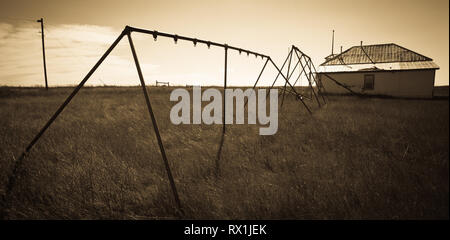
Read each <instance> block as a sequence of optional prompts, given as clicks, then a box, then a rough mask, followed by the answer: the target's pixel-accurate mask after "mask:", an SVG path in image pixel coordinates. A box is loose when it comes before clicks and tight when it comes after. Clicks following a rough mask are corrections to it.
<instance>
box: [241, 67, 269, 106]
mask: <svg viewBox="0 0 450 240" xmlns="http://www.w3.org/2000/svg"><path fill="white" fill-rule="evenodd" d="M268 62H269V59H268V58H267V60H266V62H265V63H264V66H263V67H262V69H261V72H259V75H258V78H257V79H256V81H255V84H253V88H252V89H255V88H256V84H258V81H259V79H260V78H261V75H262V74H263V72H264V69H265V68H266V66H267V63H268ZM247 103H248V98H246V99H245V104H244V107H245V106H247Z"/></svg>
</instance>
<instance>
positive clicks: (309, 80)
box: [295, 51, 321, 108]
mask: <svg viewBox="0 0 450 240" xmlns="http://www.w3.org/2000/svg"><path fill="white" fill-rule="evenodd" d="M295 54H296V55H297V57H298V59H299V61H300V65H301V67H302V68H303V69H305V66H303V63H302V62H301V57H300V56H299V55H298V53H297V51H295ZM303 56H305V55H304V54H302V57H303ZM305 59H306V58H305ZM306 65H308V62H306ZM309 73H311V69H309ZM305 75H306V78H307V79H308V83H309V88H310V89H311V91H312V93H313V94H314V97H315V99H316V101H317V104H318V105H319V108H320V107H321V105H320V102H319V98H318V97H317V95H316V92H315V91H314V88H313V87H312V83H311V76H308V74H305ZM316 85H317V83H316ZM311 97H312V96H311Z"/></svg>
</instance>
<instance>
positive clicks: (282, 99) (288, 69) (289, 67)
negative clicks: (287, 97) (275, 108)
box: [281, 48, 293, 107]
mask: <svg viewBox="0 0 450 240" xmlns="http://www.w3.org/2000/svg"><path fill="white" fill-rule="evenodd" d="M291 52H292V48H291ZM290 55H291V56H290V57H289V62H288V67H287V73H286V76H287V77H288V80H287V81H286V82H285V83H284V87H283V97H282V98H281V107H283V103H284V94H285V92H286V85H287V82H288V81H289V75H290V74H289V73H290V69H291V62H292V55H293V54H290Z"/></svg>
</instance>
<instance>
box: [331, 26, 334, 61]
mask: <svg viewBox="0 0 450 240" xmlns="http://www.w3.org/2000/svg"><path fill="white" fill-rule="evenodd" d="M331 55H334V30H333V37H332V38H331Z"/></svg>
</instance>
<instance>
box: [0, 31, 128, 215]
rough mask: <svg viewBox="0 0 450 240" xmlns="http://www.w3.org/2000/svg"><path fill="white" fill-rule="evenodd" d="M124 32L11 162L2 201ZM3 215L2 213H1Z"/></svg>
mask: <svg viewBox="0 0 450 240" xmlns="http://www.w3.org/2000/svg"><path fill="white" fill-rule="evenodd" d="M124 32H125V30H124V31H123V32H122V33H121V34H120V35H119V37H117V39H116V40H115V41H114V42H113V44H112V45H111V46H110V47H109V48H108V50H106V52H105V53H104V54H103V56H102V57H101V58H100V59H99V60H98V61H97V63H96V64H95V65H94V67H92V69H91V70H90V71H89V72H88V74H87V75H86V76H85V77H84V78H83V80H82V81H81V82H80V83H79V84H78V86H77V87H76V88H75V89H74V90H73V91H72V93H71V94H70V95H69V96H68V97H67V98H66V100H65V101H64V102H63V103H62V104H61V106H59V108H58V109H57V110H56V112H55V113H54V114H53V115H52V116H51V117H50V119H49V120H48V121H47V123H46V124H45V125H44V127H42V128H41V130H40V131H39V133H38V134H36V136H35V137H34V138H33V140H31V142H30V143H29V144H28V146H27V147H26V148H25V151H24V152H23V153H22V154H21V155H20V157H19V158H17V160H15V161H14V162H13V169H12V173H11V175H10V176H9V177H8V180H7V183H6V191H5V194H4V199H7V198H8V195H9V194H10V192H11V191H12V189H13V187H14V184H15V180H16V174H17V172H18V171H19V169H20V168H21V166H22V163H23V160H24V158H25V156H26V155H27V154H28V152H29V151H30V150H31V149H32V148H33V146H34V145H35V144H36V142H37V141H38V140H39V139H40V138H41V136H42V135H43V134H44V133H45V131H46V130H47V129H48V128H49V127H50V125H52V123H53V122H54V121H55V120H56V118H57V117H58V116H59V114H60V113H61V112H62V111H63V110H64V108H65V107H66V106H67V105H68V104H69V103H70V101H71V100H72V99H73V98H74V97H75V95H76V94H77V93H78V91H80V89H81V88H82V87H83V86H84V84H85V83H86V81H87V80H88V79H89V78H90V77H91V75H92V74H93V73H94V72H95V70H96V69H97V68H98V67H99V66H100V64H101V63H102V62H103V61H104V60H105V58H106V57H107V56H108V55H109V54H110V53H111V51H112V50H113V49H114V48H115V47H116V46H117V44H118V43H119V42H120V40H121V39H122V37H123V36H124ZM2 214H3V213H2Z"/></svg>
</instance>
